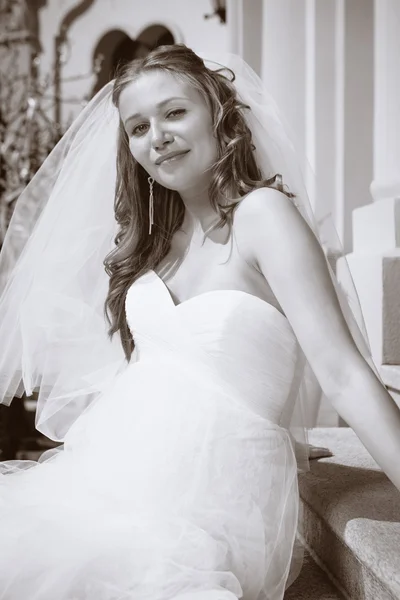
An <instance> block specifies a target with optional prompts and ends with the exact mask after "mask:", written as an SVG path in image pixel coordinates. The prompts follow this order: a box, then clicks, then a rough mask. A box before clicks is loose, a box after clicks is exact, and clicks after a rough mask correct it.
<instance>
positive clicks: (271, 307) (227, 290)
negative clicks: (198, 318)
mask: <svg viewBox="0 0 400 600" xmlns="http://www.w3.org/2000/svg"><path fill="white" fill-rule="evenodd" d="M149 273H151V274H153V275H154V276H155V278H156V280H158V281H159V282H160V283H161V285H162V286H163V288H164V290H165V291H166V292H167V294H168V296H169V299H170V302H171V304H172V306H173V307H174V308H176V309H178V308H179V307H180V306H183V305H185V304H188V303H190V302H193V301H194V300H197V299H199V298H202V297H203V296H208V295H210V294H224V293H226V292H230V293H235V294H241V295H244V296H247V297H249V298H254V299H255V301H256V302H261V303H262V304H263V305H264V306H266V307H267V308H270V309H272V310H273V311H274V312H275V313H276V314H278V316H279V317H282V318H283V319H284V320H285V322H286V323H287V324H289V320H288V318H287V317H286V316H285V315H284V314H283V313H281V311H280V310H278V309H277V308H276V306H274V305H273V304H271V303H270V302H267V301H266V300H263V299H262V298H260V297H259V296H256V295H255V294H251V293H250V292H245V291H244V290H236V289H233V288H225V289H220V290H207V291H206V292H200V294H196V295H195V296H192V297H191V298H187V299H186V300H182V302H179V304H175V302H174V299H173V297H172V294H171V292H170V290H169V288H168V286H167V284H166V283H165V281H164V280H163V279H162V278H161V277H160V276H159V275H158V274H157V273H156V272H155V271H154V269H150V270H149V271H148V272H147V273H145V275H148V274H149ZM143 277H144V275H143Z"/></svg>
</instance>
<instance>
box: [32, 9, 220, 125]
mask: <svg viewBox="0 0 400 600" xmlns="http://www.w3.org/2000/svg"><path fill="white" fill-rule="evenodd" d="M79 4H81V2H77V0H48V1H47V2H46V5H45V6H44V7H43V8H42V9H41V11H40V15H39V22H40V34H41V43H42V48H43V55H42V57H41V70H42V73H43V74H46V73H49V72H51V70H52V68H53V65H54V62H55V55H54V47H55V43H54V39H55V36H56V35H57V34H58V31H59V27H60V24H61V22H62V20H63V18H64V16H65V15H66V14H67V13H68V12H69V11H70V10H71V9H72V8H74V7H76V6H78V5H79ZM211 12H212V3H211V2H210V1H209V0H151V1H150V0H148V1H143V0H96V1H95V2H94V4H93V5H92V6H91V7H90V8H89V9H88V10H87V11H86V12H85V13H84V14H83V15H81V16H80V17H78V18H77V19H76V21H74V23H73V24H72V26H71V28H70V29H69V31H68V38H69V41H70V45H69V52H68V60H67V62H66V63H65V65H64V66H63V69H62V73H61V78H62V79H65V78H68V77H75V76H77V75H87V74H90V72H91V71H92V68H93V65H92V61H93V50H94V48H95V46H96V44H97V42H98V41H99V39H100V38H101V37H102V36H103V35H104V34H105V33H107V32H108V31H110V30H112V29H121V30H122V31H124V32H125V33H126V34H127V35H129V36H130V37H131V38H132V39H135V38H136V37H138V36H139V35H140V33H141V31H143V29H145V28H146V27H148V26H150V25H155V24H159V25H164V26H165V27H167V28H168V29H169V30H170V31H171V33H172V34H173V35H174V37H175V40H176V41H177V42H183V43H185V44H187V45H188V46H190V47H191V48H193V50H195V51H201V50H205V51H215V50H221V51H225V50H227V44H228V42H227V39H228V37H227V28H226V25H224V24H221V23H220V21H219V18H218V17H214V18H212V19H208V20H205V19H204V15H205V14H209V13H211ZM94 81H95V77H91V78H90V77H88V78H86V77H85V78H84V79H82V80H79V81H74V82H69V83H64V84H63V86H62V96H63V98H70V97H76V98H77V99H78V100H79V99H80V98H82V97H84V96H85V94H87V93H88V91H89V90H90V89H91V86H92V85H93V83H94ZM80 109H81V105H79V104H72V103H71V104H64V106H63V114H62V121H63V122H65V120H67V119H68V117H69V116H72V115H73V114H77V112H79V110H80Z"/></svg>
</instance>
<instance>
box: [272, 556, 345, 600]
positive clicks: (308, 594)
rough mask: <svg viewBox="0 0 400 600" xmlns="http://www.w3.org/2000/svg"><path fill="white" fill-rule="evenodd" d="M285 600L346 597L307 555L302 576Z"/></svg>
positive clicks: (326, 599) (341, 598)
mask: <svg viewBox="0 0 400 600" xmlns="http://www.w3.org/2000/svg"><path fill="white" fill-rule="evenodd" d="M284 600H344V596H342V595H341V594H340V593H339V592H338V591H337V589H336V588H335V587H334V585H333V584H332V583H331V581H330V580H329V578H328V577H327V575H326V574H325V573H324V572H323V571H322V570H321V569H320V568H319V567H318V566H317V565H316V563H315V562H314V561H313V559H312V558H311V556H310V555H309V554H308V553H306V554H305V557H304V563H303V567H302V569H301V572H300V575H299V576H298V578H297V579H296V580H295V582H294V583H293V585H291V586H290V588H289V589H288V590H286V593H285V598H284Z"/></svg>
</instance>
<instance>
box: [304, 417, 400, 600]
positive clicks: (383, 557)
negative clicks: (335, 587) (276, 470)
mask: <svg viewBox="0 0 400 600" xmlns="http://www.w3.org/2000/svg"><path fill="white" fill-rule="evenodd" d="M309 437H310V442H311V443H312V444H315V445H317V446H327V447H329V448H330V449H331V450H332V452H333V453H334V456H333V457H331V458H325V459H320V460H319V461H313V462H312V465H311V471H310V472H309V473H305V474H302V475H301V476H300V481H299V483H300V495H301V498H302V501H303V506H304V537H305V540H306V543H307V544H308V545H309V546H310V547H311V548H312V550H313V551H314V552H315V553H316V555H317V556H318V558H319V560H320V561H321V563H322V564H323V565H324V567H326V568H327V570H328V571H329V572H330V573H331V575H332V577H333V579H334V580H336V581H337V582H338V583H339V585H340V586H341V587H342V588H344V590H345V592H346V593H347V594H348V596H349V597H350V598H351V599H352V600H353V599H354V600H377V599H379V600H398V599H399V598H400V552H399V548H400V502H399V501H400V493H399V492H398V491H397V490H396V488H395V487H394V486H393V484H392V483H391V482H390V481H389V480H388V479H387V477H386V476H385V475H384V474H383V473H382V471H381V470H380V469H379V468H378V466H377V465H376V463H375V461H374V460H373V459H372V457H371V456H370V455H369V454H368V452H367V451H366V450H365V448H364V446H363V445H362V444H361V442H360V441H359V440H358V438H357V437H356V435H355V433H354V432H353V431H352V430H351V429H350V428H320V429H314V430H312V431H311V432H310V436H309Z"/></svg>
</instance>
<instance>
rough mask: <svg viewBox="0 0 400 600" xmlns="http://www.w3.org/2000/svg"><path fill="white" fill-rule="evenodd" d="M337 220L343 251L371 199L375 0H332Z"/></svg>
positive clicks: (347, 249)
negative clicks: (355, 215) (356, 213)
mask: <svg viewBox="0 0 400 600" xmlns="http://www.w3.org/2000/svg"><path fill="white" fill-rule="evenodd" d="M335 21H336V43H335V46H336V102H335V104H336V111H335V119H336V126H337V129H336V139H335V148H336V164H337V167H336V186H335V196H336V200H335V224H336V228H337V230H338V232H339V236H340V238H341V240H342V243H343V246H344V248H345V250H346V251H347V252H349V251H351V248H352V241H353V240H352V229H351V216H352V212H353V210H354V209H356V208H358V207H360V206H363V205H365V204H367V203H368V202H371V196H370V192H369V186H370V180H371V173H372V168H373V126H372V123H373V76H374V69H373V51H374V46H373V44H374V37H373V36H374V29H373V25H374V6H373V0H350V1H349V0H337V2H336V19H335Z"/></svg>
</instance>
